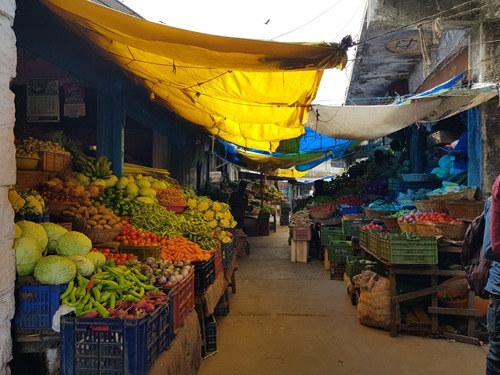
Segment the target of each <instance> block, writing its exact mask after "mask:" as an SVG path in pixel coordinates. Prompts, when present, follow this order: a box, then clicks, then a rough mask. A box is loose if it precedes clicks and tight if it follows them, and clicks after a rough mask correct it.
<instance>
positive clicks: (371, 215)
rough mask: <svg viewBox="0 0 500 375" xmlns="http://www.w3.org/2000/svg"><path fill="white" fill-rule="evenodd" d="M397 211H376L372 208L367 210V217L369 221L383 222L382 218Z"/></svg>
mask: <svg viewBox="0 0 500 375" xmlns="http://www.w3.org/2000/svg"><path fill="white" fill-rule="evenodd" d="M394 212H396V211H387V210H374V209H371V208H365V215H366V217H367V218H368V219H372V220H373V219H378V220H382V216H389V215H391V214H393V213H394Z"/></svg>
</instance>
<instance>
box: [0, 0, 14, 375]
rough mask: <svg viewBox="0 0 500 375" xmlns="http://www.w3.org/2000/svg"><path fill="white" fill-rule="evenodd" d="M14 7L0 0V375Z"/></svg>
mask: <svg viewBox="0 0 500 375" xmlns="http://www.w3.org/2000/svg"><path fill="white" fill-rule="evenodd" d="M15 9H16V2H15V0H0V47H1V53H0V155H1V157H0V171H1V173H0V375H4V374H10V370H9V367H8V362H10V360H11V359H12V338H11V326H10V325H11V323H10V321H11V319H12V318H13V316H14V306H15V304H14V282H15V279H16V266H15V256H14V250H13V249H12V241H13V238H14V211H13V210H12V206H11V205H10V203H9V199H8V187H9V185H11V184H15V183H16V159H15V154H16V152H15V147H14V131H13V130H14V121H15V109H14V94H13V93H12V91H10V89H9V85H10V82H11V80H12V79H13V78H14V77H15V75H16V65H17V53H16V36H15V34H14V31H13V30H12V26H13V23H14V15H15Z"/></svg>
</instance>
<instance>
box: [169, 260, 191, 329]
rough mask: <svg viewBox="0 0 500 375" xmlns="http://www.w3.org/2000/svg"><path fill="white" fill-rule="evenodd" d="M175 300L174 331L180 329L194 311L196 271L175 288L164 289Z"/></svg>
mask: <svg viewBox="0 0 500 375" xmlns="http://www.w3.org/2000/svg"><path fill="white" fill-rule="evenodd" d="M164 290H165V292H166V293H170V297H171V298H172V299H173V311H174V331H175V330H177V329H179V328H180V327H181V325H182V322H183V321H184V319H186V316H187V315H188V314H189V312H190V311H191V310H193V309H194V269H193V268H191V271H189V275H188V276H187V277H185V278H184V280H182V281H181V282H180V283H179V284H178V285H176V286H174V287H173V288H171V289H169V288H166V289H164Z"/></svg>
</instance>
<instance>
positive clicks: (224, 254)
mask: <svg viewBox="0 0 500 375" xmlns="http://www.w3.org/2000/svg"><path fill="white" fill-rule="evenodd" d="M16 144H17V151H18V152H17V159H18V167H19V170H18V184H17V185H13V186H11V187H10V189H9V201H10V203H11V205H12V207H13V209H14V212H15V231H16V234H15V240H14V249H15V256H16V273H17V280H16V293H15V295H16V314H15V317H14V324H13V325H14V342H15V344H14V346H15V356H16V355H17V356H21V354H22V353H30V352H42V353H45V354H47V353H48V352H47V351H50V350H53V351H56V352H58V356H59V357H60V363H61V366H60V373H61V374H65V373H67V374H73V373H81V372H85V371H87V370H90V369H92V370H93V371H95V369H98V372H97V373H101V370H99V369H100V368H101V366H102V365H103V364H104V363H105V366H106V371H109V370H113V371H116V372H117V373H134V374H147V373H151V374H155V373H158V374H159V373H165V371H166V369H169V371H173V373H187V372H189V371H193V370H196V369H197V368H198V367H199V365H200V360H201V358H202V356H205V355H208V354H209V353H211V352H213V351H215V350H216V348H217V347H216V329H215V322H216V321H215V317H214V316H215V315H217V314H224V315H225V314H227V313H228V312H229V293H228V287H229V286H231V287H232V291H233V293H235V292H236V280H235V271H236V270H237V262H236V256H235V246H234V243H233V237H234V241H236V240H239V239H240V238H241V237H242V236H244V234H242V233H238V232H237V231H235V230H233V229H232V228H234V226H235V221H234V218H233V216H232V214H231V211H230V209H229V206H228V205H227V204H226V203H225V202H219V201H214V200H212V199H210V198H208V197H205V196H198V195H196V194H195V193H194V191H193V190H192V189H191V188H190V187H183V186H180V184H179V183H178V182H177V181H176V180H175V179H173V178H171V177H170V176H169V173H168V171H166V170H159V169H153V168H147V167H142V166H138V165H130V164H127V165H126V166H125V173H124V174H123V175H122V176H116V175H114V174H113V171H112V169H111V163H110V162H109V160H107V158H106V157H104V156H101V157H93V156H89V155H87V154H86V153H84V152H83V151H82V150H81V149H78V148H77V147H75V146H74V145H73V146H71V147H68V148H64V146H63V145H62V144H60V143H56V142H51V141H43V140H37V139H34V138H29V139H26V140H21V141H18V142H17V143H16ZM28 161H29V162H30V163H28ZM245 238H246V237H245ZM245 241H246V240H245ZM187 343H188V344H187ZM186 347H189V348H191V349H190V350H188V351H186ZM99 348H100V349H99ZM13 366H14V368H15V366H20V364H19V363H16V361H14V363H13ZM102 371H104V368H103V369H102Z"/></svg>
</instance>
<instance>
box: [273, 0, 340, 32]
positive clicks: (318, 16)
mask: <svg viewBox="0 0 500 375" xmlns="http://www.w3.org/2000/svg"><path fill="white" fill-rule="evenodd" d="M341 2H342V0H338V1H337V2H336V3H335V4H333V5H332V6H331V7H330V8H328V9H327V10H325V11H324V12H322V13H320V14H319V15H317V16H316V17H314V18H312V19H310V20H309V21H307V22H306V23H304V24H302V25H301V26H298V27H296V28H295V29H292V30H290V31H288V32H286V33H283V34H280V35H278V36H275V37H274V38H271V39H270V40H275V39H278V38H280V37H282V36H285V35H288V34H291V33H293V32H294V31H297V30H299V29H301V28H303V27H304V26H307V25H309V24H310V23H311V22H313V21H315V20H317V19H318V18H320V17H321V16H323V15H325V14H326V13H328V12H329V11H331V10H332V9H333V8H335V7H336V6H337V5H339V4H340V3H341Z"/></svg>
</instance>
